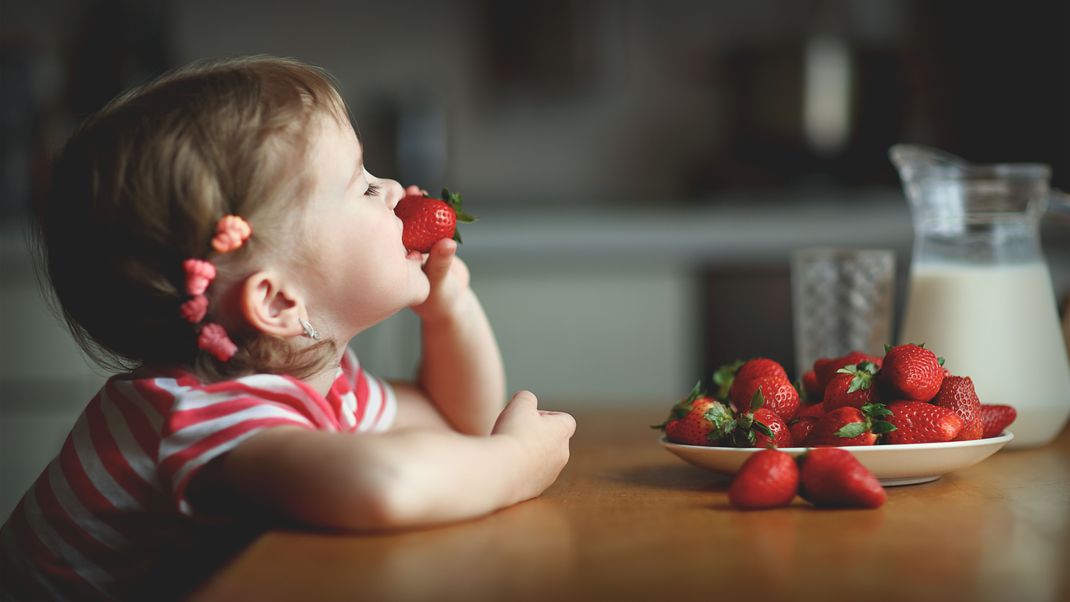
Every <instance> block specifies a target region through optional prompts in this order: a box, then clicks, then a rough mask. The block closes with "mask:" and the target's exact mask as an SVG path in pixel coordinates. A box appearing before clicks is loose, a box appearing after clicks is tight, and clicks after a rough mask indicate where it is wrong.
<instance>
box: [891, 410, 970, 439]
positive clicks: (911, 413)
mask: <svg viewBox="0 0 1070 602" xmlns="http://www.w3.org/2000/svg"><path fill="white" fill-rule="evenodd" d="M888 411H889V412H891V414H890V415H889V416H888V422H890V423H892V424H893V425H895V430H894V431H892V432H890V433H887V434H886V435H884V442H885V443H890V444H903V443H943V442H945V441H951V440H953V439H954V438H955V437H958V435H959V432H960V431H962V419H961V418H959V416H958V414H956V413H955V412H954V411H952V410H950V409H948V408H945V407H941V406H937V405H933V404H931V403H926V402H924V401H896V402H893V403H891V404H888Z"/></svg>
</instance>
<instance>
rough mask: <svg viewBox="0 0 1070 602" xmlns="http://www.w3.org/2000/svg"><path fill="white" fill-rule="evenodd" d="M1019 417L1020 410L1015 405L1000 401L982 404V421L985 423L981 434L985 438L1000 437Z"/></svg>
mask: <svg viewBox="0 0 1070 602" xmlns="http://www.w3.org/2000/svg"><path fill="white" fill-rule="evenodd" d="M1017 417H1018V410H1015V409H1014V407H1013V406H1009V405H1004V404H999V403H982V404H981V422H982V423H983V425H984V429H983V432H982V433H981V436H982V437H983V438H985V439H988V438H989V437H998V436H999V435H1000V434H1002V433H1003V431H1004V430H1005V429H1006V428H1007V427H1008V426H1010V425H1011V423H1012V422H1014V419H1015V418H1017Z"/></svg>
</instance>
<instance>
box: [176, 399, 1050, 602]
mask: <svg viewBox="0 0 1070 602" xmlns="http://www.w3.org/2000/svg"><path fill="white" fill-rule="evenodd" d="M663 413H664V412H663V411H662V410H661V408H660V407H656V408H652V409H651V410H649V411H615V412H613V413H610V414H598V415H593V414H592V415H583V414H580V415H578V416H577V419H578V422H579V429H578V431H577V434H576V437H575V439H574V440H573V445H572V460H571V461H570V463H569V466H568V467H567V468H566V469H565V471H564V472H563V473H562V474H561V477H560V478H559V480H558V482H557V483H556V484H555V485H554V486H553V487H552V488H550V489H549V490H548V491H547V492H546V493H545V494H544V495H543V496H542V497H541V498H539V499H536V500H533V501H530V502H527V503H524V504H520V505H517V506H514V507H512V508H507V509H505V510H502V511H499V512H497V513H495V514H493V515H491V516H488V517H485V518H482V519H479V520H475V521H471V522H467V523H462V524H455V525H450V526H445V527H441V528H435V529H428V530H421V531H412V532H406V533H399V534H389V535H354V534H326V533H312V532H298V531H271V532H268V533H265V534H263V535H262V536H260V537H259V538H257V539H256V540H254V541H253V542H252V544H251V545H249V546H248V547H247V548H245V549H244V550H243V551H242V552H241V553H239V554H238V555H237V556H236V557H234V558H233V559H232V560H231V561H230V562H229V563H228V564H226V565H225V566H223V567H222V568H221V569H220V570H219V571H218V572H217V573H216V574H214V575H213V576H211V577H210V578H208V579H207V580H206V581H205V582H204V583H203V584H202V586H201V587H200V588H199V589H197V591H196V592H195V593H194V595H193V597H192V599H193V600H197V601H201V602H207V601H216V600H258V601H265V600H297V599H302V600H348V599H357V598H361V599H368V600H432V599H433V600H536V599H539V600H559V599H575V600H602V599H610V598H617V599H628V600H642V599H650V600H662V599H669V598H680V599H683V598H692V599H716V598H721V597H723V596H728V598H727V599H733V600H734V599H741V600H822V601H829V600H863V599H864V600H867V601H874V600H896V601H901V600H911V601H928V600H932V601H938V600H939V601H947V600H980V601H987V600H991V601H1006V600H1022V601H1048V600H1051V601H1057V600H1068V599H1070V577H1068V571H1067V569H1068V568H1070V430H1068V431H1064V433H1063V434H1062V435H1061V436H1060V438H1059V439H1058V440H1057V441H1056V442H1055V443H1054V444H1052V445H1049V446H1046V447H1043V448H1036V449H1031V450H1005V451H1001V452H999V453H997V454H996V455H994V456H992V457H990V458H989V459H987V460H985V461H984V462H982V463H981V464H978V465H976V466H973V467H971V468H968V469H965V470H962V471H959V472H956V473H952V474H949V475H946V476H945V477H943V478H941V479H940V480H938V481H935V482H932V483H927V484H923V485H913V486H906V487H897V488H890V489H889V490H888V501H887V503H886V504H885V505H884V506H883V507H882V508H879V509H876V510H817V509H814V508H812V507H810V506H809V505H807V504H806V503H805V502H803V501H802V500H801V499H798V498H797V499H796V501H795V503H793V505H792V506H790V507H788V508H784V509H779V510H772V511H763V512H739V511H736V510H733V509H732V508H731V507H729V506H728V502H727V496H726V493H725V491H726V488H727V481H726V480H725V479H724V478H722V477H719V476H718V475H715V474H713V473H710V472H705V471H703V470H701V469H698V468H695V467H692V466H690V465H687V464H685V463H683V462H682V461H681V460H679V459H678V458H676V457H675V456H672V455H671V454H669V453H668V452H666V451H665V450H663V449H661V447H660V446H659V445H658V444H657V442H656V439H657V433H655V432H653V431H651V430H650V429H649V428H647V426H646V425H649V424H652V423H654V422H658V421H659V420H660V419H661V418H662V414H663Z"/></svg>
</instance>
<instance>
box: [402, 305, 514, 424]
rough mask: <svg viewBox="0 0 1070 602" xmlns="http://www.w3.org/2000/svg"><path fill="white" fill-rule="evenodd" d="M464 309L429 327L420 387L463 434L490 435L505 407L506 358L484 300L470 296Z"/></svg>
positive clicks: (426, 325)
mask: <svg viewBox="0 0 1070 602" xmlns="http://www.w3.org/2000/svg"><path fill="white" fill-rule="evenodd" d="M459 306H460V309H459V311H457V312H454V313H453V314H450V315H447V316H444V317H441V318H438V319H437V320H435V321H424V323H423V327H422V335H423V355H422V358H421V365H420V370H419V375H418V381H419V385H420V387H421V388H422V389H423V390H424V391H425V392H426V393H427V395H428V397H429V398H430V399H431V400H432V401H433V402H434V403H435V405H437V406H438V408H439V411H440V412H441V413H442V414H443V416H445V417H446V419H447V420H449V422H450V423H451V424H452V425H453V426H454V427H455V428H456V429H458V430H459V431H460V432H463V433H468V434H472V435H485V434H487V433H489V432H490V430H491V428H492V427H493V426H494V420H495V419H496V418H497V416H498V414H499V412H501V410H502V407H504V404H505V372H504V369H503V368H502V358H501V353H500V352H499V350H498V344H497V342H496V341H495V339H494V333H493V332H492V331H491V327H490V322H489V321H488V320H487V316H486V314H485V313H484V312H483V307H482V306H481V305H480V303H479V299H478V298H477V297H476V295H475V293H474V292H472V291H471V290H468V291H467V292H466V298H465V299H464V302H463V303H462V304H460V305H459Z"/></svg>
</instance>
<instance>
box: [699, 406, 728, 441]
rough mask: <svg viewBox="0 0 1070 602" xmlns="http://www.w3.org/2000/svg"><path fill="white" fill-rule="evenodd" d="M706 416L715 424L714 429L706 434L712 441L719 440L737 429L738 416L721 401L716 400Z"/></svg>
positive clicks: (707, 438) (708, 439)
mask: <svg viewBox="0 0 1070 602" xmlns="http://www.w3.org/2000/svg"><path fill="white" fill-rule="evenodd" d="M704 416H705V417H706V420H709V421H710V424H712V425H713V429H711V430H710V432H709V434H708V435H706V440H707V441H709V442H711V443H716V442H719V441H720V440H722V439H724V438H725V437H727V436H728V435H730V434H731V433H732V431H734V430H736V417H735V416H734V415H733V414H732V410H731V409H730V408H729V407H728V406H726V405H725V404H723V403H721V402H719V401H714V402H713V404H712V405H710V409H708V410H706V413H705V414H704Z"/></svg>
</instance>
